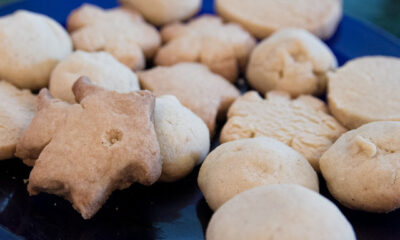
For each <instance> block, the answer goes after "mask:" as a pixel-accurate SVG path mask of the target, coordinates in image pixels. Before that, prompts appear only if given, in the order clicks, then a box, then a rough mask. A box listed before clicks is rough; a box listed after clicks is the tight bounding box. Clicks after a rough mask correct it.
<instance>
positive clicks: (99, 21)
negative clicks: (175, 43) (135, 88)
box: [67, 4, 161, 70]
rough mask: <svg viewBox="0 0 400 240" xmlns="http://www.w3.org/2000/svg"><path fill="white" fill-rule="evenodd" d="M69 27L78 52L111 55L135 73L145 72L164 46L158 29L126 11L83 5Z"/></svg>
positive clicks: (72, 18) (71, 16)
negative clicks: (137, 71)
mask: <svg viewBox="0 0 400 240" xmlns="http://www.w3.org/2000/svg"><path fill="white" fill-rule="evenodd" d="M67 26H68V30H69V31H70V32H71V37H72V41H73V43H74V46H75V49H77V50H83V51H87V52H95V51H106V52H109V53H111V55H113V56H114V57H115V58H116V59H118V60H119V61H120V62H122V63H123V64H125V65H126V66H128V67H129V68H131V69H133V70H139V69H143V68H144V67H145V63H146V59H151V58H152V57H153V55H154V54H155V53H156V51H157V49H158V48H159V46H160V44H161V38H160V35H159V33H158V31H157V29H155V28H154V27H153V26H151V25H149V24H147V23H146V22H145V21H144V20H143V18H142V17H141V16H140V14H139V13H137V12H135V11H133V10H129V9H126V8H114V9H110V10H104V9H102V8H99V7H97V6H94V5H90V4H84V5H83V6H82V7H80V8H78V9H76V10H74V11H73V12H72V13H71V14H70V15H69V17H68V21H67Z"/></svg>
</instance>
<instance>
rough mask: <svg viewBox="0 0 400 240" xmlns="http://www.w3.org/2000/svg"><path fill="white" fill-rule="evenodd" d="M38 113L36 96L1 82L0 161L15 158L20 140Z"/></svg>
mask: <svg viewBox="0 0 400 240" xmlns="http://www.w3.org/2000/svg"><path fill="white" fill-rule="evenodd" d="M35 113H36V96H34V95H33V94H32V93H31V92H30V91H28V90H19V89H18V88H16V87H14V86H13V85H11V84H9V83H7V82H5V81H0V126H1V127H0V160H3V159H8V158H12V157H14V153H15V147H16V145H17V142H18V140H19V139H20V138H21V137H22V135H23V134H24V132H25V130H26V129H27V128H28V126H29V124H30V122H31V120H32V118H33V117H34V116H35Z"/></svg>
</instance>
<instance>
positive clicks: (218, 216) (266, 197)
mask: <svg viewBox="0 0 400 240" xmlns="http://www.w3.org/2000/svg"><path fill="white" fill-rule="evenodd" d="M206 239H208V240H247V239H251V240H264V239H279V240H296V239H299V240H302V239H307V240H355V239H356V236H355V234H354V231H353V228H352V226H351V225H350V223H349V222H348V221H347V219H346V218H345V216H343V214H342V213H341V212H340V210H339V209H338V208H337V207H336V206H335V205H334V204H333V203H332V202H330V201H329V200H328V199H326V198H324V197H323V196H321V195H319V194H318V193H315V192H313V191H311V190H309V189H307V188H304V187H301V186H298V185H286V184H271V185H266V186H261V187H256V188H253V189H251V190H248V191H245V192H243V193H241V194H239V195H237V196H236V197H234V198H232V199H231V200H229V201H228V202H227V203H225V204H224V205H222V207H220V208H219V209H218V211H217V212H215V214H214V215H213V216H212V218H211V221H210V223H209V224H208V228H207V232H206Z"/></svg>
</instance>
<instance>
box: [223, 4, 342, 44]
mask: <svg viewBox="0 0 400 240" xmlns="http://www.w3.org/2000/svg"><path fill="white" fill-rule="evenodd" d="M216 9H217V12H218V14H219V15H221V16H222V17H223V18H224V19H226V20H228V21H232V22H237V23H239V24H240V25H242V26H243V27H244V28H245V29H246V30H247V31H249V32H251V33H252V34H253V35H254V36H256V37H258V38H264V37H267V36H269V35H270V34H272V33H274V32H275V31H278V30H281V29H283V28H304V29H306V30H308V31H309V32H311V33H313V34H314V35H316V36H318V37H319V38H322V39H327V38H330V37H331V36H332V35H333V34H334V33H335V31H336V28H337V25H338V23H339V21H340V19H341V17H342V0H297V1H286V0H257V1H242V0H217V1H216Z"/></svg>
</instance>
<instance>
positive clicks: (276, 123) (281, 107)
mask: <svg viewBox="0 0 400 240" xmlns="http://www.w3.org/2000/svg"><path fill="white" fill-rule="evenodd" d="M345 131H346V129H345V128H343V127H342V126H341V125H340V124H339V123H338V122H337V121H336V120H335V119H334V118H333V117H331V116H330V115H328V113H327V108H326V106H325V104H324V103H323V102H322V101H321V100H319V99H317V98H314V97H312V96H306V95H304V96H300V97H299V98H297V99H290V95H289V94H288V93H285V92H278V91H271V92H269V93H267V95H266V99H265V100H264V99H262V98H261V97H260V96H259V95H258V94H257V93H256V92H254V91H252V92H248V93H246V94H245V95H244V96H242V97H240V98H239V99H237V100H236V101H235V102H234V103H233V104H232V106H231V108H230V109H229V112H228V122H227V123H226V124H225V126H224V127H223V129H222V132H221V137H220V141H221V142H222V143H224V142H228V141H234V140H237V139H242V138H253V137H258V136H266V137H271V138H275V139H277V140H279V141H281V142H283V143H286V144H287V145H289V146H290V147H292V148H293V149H295V150H296V151H298V152H299V153H300V154H302V155H303V156H304V157H305V158H306V159H307V160H308V161H309V162H310V164H311V165H312V166H313V168H314V169H315V170H316V171H319V164H318V161H319V158H320V157H321V155H322V154H323V153H324V152H325V151H326V150H327V149H328V148H329V147H330V146H331V145H332V143H333V142H335V140H336V139H337V138H338V137H339V136H340V135H341V134H342V133H344V132H345Z"/></svg>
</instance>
